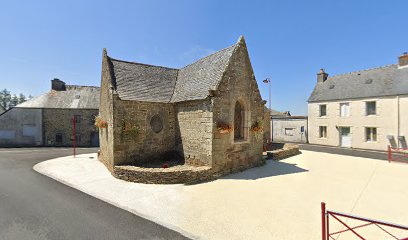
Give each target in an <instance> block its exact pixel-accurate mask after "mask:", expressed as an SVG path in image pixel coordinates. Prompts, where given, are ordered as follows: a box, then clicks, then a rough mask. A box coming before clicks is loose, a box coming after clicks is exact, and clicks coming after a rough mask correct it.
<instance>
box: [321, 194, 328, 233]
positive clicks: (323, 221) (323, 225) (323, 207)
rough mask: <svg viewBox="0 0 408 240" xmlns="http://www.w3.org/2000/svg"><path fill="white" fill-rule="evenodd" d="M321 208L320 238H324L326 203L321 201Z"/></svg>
mask: <svg viewBox="0 0 408 240" xmlns="http://www.w3.org/2000/svg"><path fill="white" fill-rule="evenodd" d="M321 208H322V240H327V239H326V203H324V202H322V203H321Z"/></svg>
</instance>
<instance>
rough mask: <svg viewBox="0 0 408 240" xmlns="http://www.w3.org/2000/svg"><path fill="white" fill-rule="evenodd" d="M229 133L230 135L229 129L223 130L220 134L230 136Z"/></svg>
mask: <svg viewBox="0 0 408 240" xmlns="http://www.w3.org/2000/svg"><path fill="white" fill-rule="evenodd" d="M228 133H230V130H229V129H221V130H220V134H228Z"/></svg>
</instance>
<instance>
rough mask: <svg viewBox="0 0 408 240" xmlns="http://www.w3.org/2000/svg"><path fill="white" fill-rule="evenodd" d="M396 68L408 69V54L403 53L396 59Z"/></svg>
mask: <svg viewBox="0 0 408 240" xmlns="http://www.w3.org/2000/svg"><path fill="white" fill-rule="evenodd" d="M398 67H400V68H401V67H408V53H407V52H404V53H403V54H402V55H401V56H399V58H398Z"/></svg>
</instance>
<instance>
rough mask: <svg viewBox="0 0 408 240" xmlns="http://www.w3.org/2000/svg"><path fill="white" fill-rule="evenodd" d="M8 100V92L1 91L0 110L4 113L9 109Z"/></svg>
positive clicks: (9, 97)
mask: <svg viewBox="0 0 408 240" xmlns="http://www.w3.org/2000/svg"><path fill="white" fill-rule="evenodd" d="M10 100H11V94H10V91H8V90H7V89H3V90H1V91H0V110H2V111H6V110H7V109H9V105H10Z"/></svg>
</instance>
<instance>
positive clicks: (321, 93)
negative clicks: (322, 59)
mask: <svg viewBox="0 0 408 240" xmlns="http://www.w3.org/2000/svg"><path fill="white" fill-rule="evenodd" d="M402 94H408V68H398V65H396V64H394V65H387V66H383V67H378V68H373V69H368V70H362V71H357V72H351V73H346V74H341V75H336V76H333V77H328V78H327V80H326V81H325V82H323V83H317V84H316V86H315V88H314V90H313V92H312V94H311V95H310V97H309V100H308V102H318V101H329V100H342V99H356V98H369V97H381V96H395V95H402Z"/></svg>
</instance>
